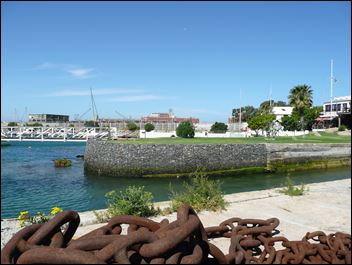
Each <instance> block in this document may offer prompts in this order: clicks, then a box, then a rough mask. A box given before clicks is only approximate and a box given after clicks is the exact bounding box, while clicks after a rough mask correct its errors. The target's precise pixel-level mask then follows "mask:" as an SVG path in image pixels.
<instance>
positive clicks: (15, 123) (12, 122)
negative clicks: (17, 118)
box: [7, 121, 18, 127]
mask: <svg viewBox="0 0 352 265" xmlns="http://www.w3.org/2000/svg"><path fill="white" fill-rule="evenodd" d="M7 126H9V127H14V126H18V124H17V122H14V121H10V122H9V123H8V124H7Z"/></svg>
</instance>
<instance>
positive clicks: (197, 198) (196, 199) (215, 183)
mask: <svg viewBox="0 0 352 265" xmlns="http://www.w3.org/2000/svg"><path fill="white" fill-rule="evenodd" d="M183 188H184V191H183V192H181V193H176V192H174V191H173V190H172V188H171V187H170V191H171V198H170V199H171V209H172V210H173V211H177V210H178V209H179V207H180V206H181V205H182V204H184V203H188V204H190V205H191V206H192V207H193V209H195V210H196V211H201V210H210V211H217V210H224V209H225V208H226V206H227V205H228V203H227V202H226V201H225V199H224V195H223V194H222V192H221V182H220V181H219V180H210V179H209V178H208V176H207V175H206V174H205V173H202V172H199V171H196V172H195V173H193V174H192V175H190V176H189V181H188V182H183Z"/></svg>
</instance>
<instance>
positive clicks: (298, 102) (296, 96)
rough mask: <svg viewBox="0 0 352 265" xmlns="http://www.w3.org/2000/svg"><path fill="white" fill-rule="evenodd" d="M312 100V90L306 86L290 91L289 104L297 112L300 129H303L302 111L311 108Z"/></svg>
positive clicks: (299, 86) (296, 87)
mask: <svg viewBox="0 0 352 265" xmlns="http://www.w3.org/2000/svg"><path fill="white" fill-rule="evenodd" d="M312 98H313V90H312V89H311V87H310V86H308V85H305V84H304V85H298V86H295V87H294V88H292V89H291V90H290V95H289V96H288V100H289V104H290V105H291V106H292V107H294V108H295V109H296V110H297V111H298V113H299V115H300V117H301V119H300V122H301V126H302V128H304V109H305V108H307V107H311V106H312V104H313V100H312Z"/></svg>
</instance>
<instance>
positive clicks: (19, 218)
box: [17, 211, 29, 220]
mask: <svg viewBox="0 0 352 265" xmlns="http://www.w3.org/2000/svg"><path fill="white" fill-rule="evenodd" d="M28 217H29V213H28V211H24V212H20V215H19V216H18V218H17V219H18V220H23V219H27V218H28Z"/></svg>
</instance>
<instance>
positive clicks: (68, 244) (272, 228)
mask: <svg viewBox="0 0 352 265" xmlns="http://www.w3.org/2000/svg"><path fill="white" fill-rule="evenodd" d="M79 222H80V218H79V215H78V213H77V212H74V211H64V212H61V213H59V214H57V215H56V216H55V217H54V218H53V219H51V220H50V221H48V222H47V223H45V224H34V225H30V226H28V227H25V228H23V229H22V230H20V231H19V232H18V233H16V234H15V235H14V236H13V237H12V238H11V240H10V241H9V242H8V243H7V244H6V246H5V247H4V248H3V250H2V252H1V263H2V264H29V263H41V264H43V263H45V264H73V263H80V264H89V263H90V264H91V263H96V264H104V263H123V264H199V263H211V264H249V263H254V264H316V263H320V264H351V235H350V234H345V233H342V232H336V233H334V234H329V235H326V234H325V233H324V232H322V231H315V232H308V233H307V234H306V235H305V236H304V237H303V238H302V240H300V241H289V240H288V239H287V238H285V237H282V236H276V235H277V234H278V233H279V231H278V230H277V227H278V226H279V223H280V221H279V219H277V218H270V219H267V220H260V219H241V218H238V217H235V218H231V219H228V220H225V221H224V222H222V223H220V224H219V226H212V227H207V228H204V227H203V224H202V222H201V221H200V219H199V217H198V216H197V214H196V212H195V211H194V210H193V209H192V208H191V207H190V206H189V205H187V204H185V205H183V206H182V207H180V209H179V210H178V212H177V219H176V220H175V221H173V222H171V223H170V222H169V220H167V219H163V220H162V221H161V222H160V223H158V222H155V221H152V220H150V219H147V218H142V217H136V216H127V215H123V216H116V217H114V218H112V219H111V220H110V221H109V222H108V223H107V224H106V225H105V226H102V227H100V228H98V229H95V230H93V231H91V232H89V233H87V234H85V235H83V236H81V237H80V238H78V239H72V237H73V235H74V234H75V232H76V230H77V227H78V225H79ZM122 225H128V228H127V233H126V234H122ZM214 238H226V239H227V240H229V241H230V247H229V251H228V253H223V252H222V251H221V250H220V249H219V248H218V247H217V246H216V245H214V244H213V243H211V242H210V239H214ZM279 243H281V247H280V246H279V247H277V245H278V244H279ZM275 245H276V247H275Z"/></svg>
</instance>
